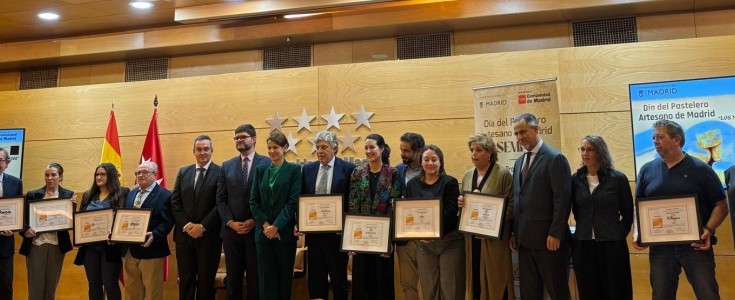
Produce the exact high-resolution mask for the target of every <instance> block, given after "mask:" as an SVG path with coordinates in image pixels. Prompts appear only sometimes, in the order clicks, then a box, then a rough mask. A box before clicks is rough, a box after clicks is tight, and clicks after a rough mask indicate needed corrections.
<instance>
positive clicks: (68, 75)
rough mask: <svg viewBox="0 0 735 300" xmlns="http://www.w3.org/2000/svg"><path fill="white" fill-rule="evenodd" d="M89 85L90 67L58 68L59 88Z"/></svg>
mask: <svg viewBox="0 0 735 300" xmlns="http://www.w3.org/2000/svg"><path fill="white" fill-rule="evenodd" d="M90 83H91V67H90V66H75V67H62V68H59V86H60V87H63V86H75V85H87V84H90Z"/></svg>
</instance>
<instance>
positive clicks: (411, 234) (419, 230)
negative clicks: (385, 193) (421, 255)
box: [393, 198, 442, 240]
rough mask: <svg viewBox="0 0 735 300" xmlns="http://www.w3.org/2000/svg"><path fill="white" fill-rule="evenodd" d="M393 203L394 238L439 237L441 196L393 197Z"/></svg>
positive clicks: (440, 235) (440, 228)
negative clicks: (394, 205)
mask: <svg viewBox="0 0 735 300" xmlns="http://www.w3.org/2000/svg"><path fill="white" fill-rule="evenodd" d="M395 204H396V207H395V209H394V211H393V213H394V217H393V222H394V223H393V228H395V233H394V239H395V240H431V239H441V237H442V199H441V198H401V199H395Z"/></svg>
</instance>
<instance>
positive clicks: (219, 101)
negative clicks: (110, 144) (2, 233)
mask: <svg viewBox="0 0 735 300" xmlns="http://www.w3.org/2000/svg"><path fill="white" fill-rule="evenodd" d="M700 14H701V13H700ZM712 14H715V13H712ZM732 15H733V13H732V12H730V13H729V15H728V14H727V13H719V15H716V16H712V18H710V19H708V20H709V23H707V24H709V25H707V26H703V27H702V28H701V29H700V27H697V30H696V31H697V34H699V32H700V31H701V32H703V33H702V35H707V34H706V32H713V31H717V30H719V31H717V32H720V33H722V32H725V34H732V33H728V32H730V31H732V25H731V24H732V23H731V22H730V23H727V22H725V21H721V20H724V19H725V18H726V17H725V16H732ZM689 16H691V14H682V15H670V16H668V17H670V18H672V19H670V20H681V22H691V20H690V18H689ZM643 18H645V17H643ZM718 18H720V19H718ZM718 20H720V21H718ZM660 23H661V20H660V19H656V18H654V17H649V19H647V20H646V21H645V22H641V23H640V24H639V26H645V24H654V25H651V26H653V27H656V28H659V29H657V30H649V31H647V34H648V35H643V34H642V35H641V36H642V37H643V36H645V37H646V39H647V40H651V41H650V42H640V43H634V44H621V45H608V46H595V47H581V48H558V49H542V48H548V47H549V46H548V45H546V46H543V45H539V44H537V43H536V42H533V41H531V40H533V39H535V38H534V36H536V37H539V39H538V40H540V41H541V43H551V44H553V45H556V46H552V47H566V46H568V43H570V42H569V40H568V38H566V37H565V36H561V34H562V33H563V31H564V30H563V28H561V27H559V26H551V27H549V28H548V31H546V32H548V33H549V34H551V35H554V33H555V32H556V33H559V35H560V36H559V37H558V38H554V37H549V38H545V39H542V38H540V36H539V35H534V32H533V30H532V29H531V28H526V29H524V28H517V29H514V30H515V31H508V32H507V33H509V34H513V35H522V36H524V39H527V43H521V44H514V43H507V44H503V43H496V40H494V39H493V38H491V37H488V36H485V35H484V34H483V33H484V32H468V33H462V34H455V41H464V42H462V43H460V45H455V47H456V48H455V51H459V50H460V49H462V52H463V53H455V54H468V55H458V56H452V57H444V58H435V59H422V60H406V61H384V62H371V63H361V62H364V61H367V60H366V57H369V55H370V53H372V52H371V51H368V50H366V49H370V47H383V48H386V49H390V47H388V46H385V45H386V44H388V45H390V40H384V39H383V40H372V41H360V42H345V43H335V44H326V45H322V46H320V47H321V48H320V49H322V52H320V53H321V55H323V56H318V55H317V54H315V62H317V61H320V62H321V63H319V64H318V66H315V67H310V68H299V69H287V70H276V71H258V72H249V71H254V70H256V69H257V68H256V67H255V66H254V65H253V64H254V63H255V62H257V61H259V60H260V58H259V56H258V55H259V54H258V53H257V52H252V51H245V52H240V53H230V54H211V55H208V56H202V57H179V58H173V59H172V64H171V75H172V76H171V77H172V79H168V80H157V81H145V82H136V83H122V82H119V81H120V77H119V76H120V74H121V72H122V70H124V67H123V68H121V66H124V65H123V64H122V63H115V62H110V63H105V64H98V65H88V66H75V67H65V68H62V71H61V72H62V75H63V76H62V80H61V83H62V86H63V87H59V88H53V89H40V90H28V91H12V88H11V87H12V86H13V85H12V84H11V83H10V82H17V75H14V73H3V74H0V89H4V90H6V91H4V92H0V103H2V107H3V108H2V114H3V118H0V127H24V128H26V129H27V132H26V133H27V136H26V139H27V141H26V144H25V146H26V149H25V158H26V159H25V161H24V165H23V167H24V168H23V170H24V171H23V179H24V181H25V186H26V189H34V188H38V187H41V186H42V185H43V171H44V166H45V164H47V163H48V162H50V161H56V162H60V163H61V164H62V165H63V166H64V167H65V170H66V173H65V174H64V181H63V185H64V186H65V187H67V188H70V189H72V190H76V191H78V192H81V191H83V190H85V189H87V188H89V186H90V185H91V183H92V174H93V172H94V167H95V166H96V165H97V164H98V162H99V157H100V151H101V144H102V139H103V136H104V132H105V127H106V125H107V122H108V115H109V110H110V106H111V102H112V101H113V99H114V102H115V113H116V116H117V121H118V124H117V125H118V128H119V133H120V140H121V148H122V156H123V174H124V176H125V180H126V182H127V183H131V182H133V176H132V171H133V170H134V169H135V167H136V165H137V162H139V160H140V158H139V155H140V151H141V149H142V145H143V142H144V139H145V134H146V130H147V127H148V124H149V122H150V119H151V114H152V101H153V97H154V96H155V95H158V99H159V102H160V104H159V131H160V133H161V141H162V143H163V155H164V158H165V165H166V174H167V175H168V178H167V181H168V182H169V187H172V186H173V182H174V180H175V178H174V176H175V174H176V171H177V169H178V168H179V167H181V166H184V165H188V164H191V163H193V162H194V160H193V157H192V156H191V149H192V142H193V138H194V137H195V136H196V135H198V134H209V135H210V136H212V138H213V140H214V148H215V152H214V160H215V161H216V162H222V161H224V160H226V159H228V158H230V157H232V156H235V155H237V152H236V151H235V149H234V145H233V144H234V143H233V141H232V139H231V138H232V136H233V129H234V128H235V127H237V126H238V125H239V124H242V123H251V124H253V125H254V126H255V127H256V128H257V131H258V143H257V146H256V149H257V151H258V152H260V153H265V137H266V136H267V134H268V123H266V121H265V120H266V119H270V118H272V117H273V115H274V113H275V112H276V111H277V112H278V113H279V114H280V116H281V117H282V118H283V117H288V118H289V120H288V121H287V122H285V123H284V124H283V125H284V131H285V132H286V133H287V134H288V133H289V132H292V133H293V135H294V137H295V138H300V139H301V141H300V143H298V144H297V145H296V148H297V151H298V155H295V154H293V153H289V154H287V159H288V160H290V161H293V160H295V159H309V160H314V159H315V158H314V156H312V155H311V152H310V150H311V144H310V143H309V142H308V141H307V139H308V138H311V137H312V136H313V135H314V134H315V133H316V132H317V131H318V130H321V129H324V128H325V125H326V122H325V121H324V120H323V119H322V118H321V117H319V116H321V115H325V114H328V113H329V111H330V109H331V108H332V107H334V108H335V110H336V111H337V113H340V114H345V116H344V117H343V119H342V120H341V122H340V125H341V127H342V128H341V130H336V129H331V130H332V131H334V132H336V133H337V135H339V136H343V135H344V134H345V133H346V132H347V131H348V130H349V132H350V133H351V134H352V135H354V136H360V138H359V139H358V140H357V142H356V143H355V145H356V147H357V151H353V150H351V149H348V150H343V149H340V152H341V153H340V154H339V155H340V156H345V157H356V158H363V157H364V154H363V152H362V151H361V149H362V147H363V141H364V137H365V136H366V135H368V134H370V133H380V134H382V135H383V136H384V137H385V138H386V140H387V142H388V143H389V145H390V146H391V147H392V148H393V149H394V152H393V154H392V155H391V158H392V159H391V163H392V164H396V163H398V162H399V161H400V156H399V153H398V144H399V140H398V139H399V136H400V135H401V134H402V133H404V132H406V131H414V132H419V133H422V134H423V135H424V137H425V138H426V140H427V142H428V143H434V144H437V145H439V146H440V147H441V148H442V149H443V150H444V153H445V165H446V169H447V171H448V172H449V174H450V175H453V176H455V177H460V176H461V175H462V174H463V172H464V170H466V169H468V168H470V167H471V162H470V160H469V155H468V152H467V150H466V143H465V140H466V137H467V136H469V135H470V134H471V133H472V132H473V130H474V128H473V126H474V125H473V124H474V123H473V122H474V121H473V115H474V113H473V108H472V107H473V106H472V103H473V95H472V87H473V86H478V85H488V84H499V83H510V82H516V81H523V80H531V79H540V78H549V77H556V78H558V80H557V86H558V91H559V98H560V113H561V134H562V144H561V145H554V146H556V147H557V148H559V149H561V151H562V152H563V153H565V154H566V155H567V156H568V158H569V160H570V163H571V164H572V167H573V168H574V167H576V166H578V165H579V163H580V159H579V157H578V155H577V154H576V152H575V150H574V149H575V148H576V147H578V145H579V141H580V139H581V138H582V137H583V136H584V135H587V134H600V135H602V136H604V137H605V138H606V139H607V140H608V144H609V145H610V146H611V148H612V149H611V151H612V155H613V158H614V161H615V165H616V167H617V168H618V169H620V170H621V171H623V172H624V173H625V174H626V175H627V176H628V178H629V179H630V180H631V181H632V180H634V178H635V174H634V167H633V153H632V144H631V141H632V136H631V125H630V124H631V122H630V112H629V110H630V106H629V102H628V96H627V91H628V84H631V83H639V82H651V81H662V80H677V79H686V78H701V77H714V76H726V75H733V73H734V71H733V70H735V51H734V50H735V36H732V35H725V36H718V37H717V36H716V37H705V38H702V37H700V38H693V37H692V36H691V35H692V32H691V31H692V30H689V29H686V28H684V29H682V28H678V27H677V26H674V25H673V24H675V23H676V22H664V23H666V24H668V25H667V26H662V25H660ZM656 24H658V25H656ZM728 24H730V25H728ZM682 26H684V25H682ZM685 27H686V26H685ZM492 31H493V30H489V31H488V32H492ZM495 31H497V30H495ZM710 35H722V34H710ZM480 36H482V38H480ZM465 37H466V39H465ZM657 37H661V38H657ZM672 37H673V38H679V39H678V40H670V39H671V38H672ZM528 39H531V40H528ZM659 39H661V41H656V40H659ZM366 45H367V46H366ZM504 45H505V46H504ZM381 49H382V48H381ZM534 49H540V50H534ZM519 50H523V51H519ZM380 51H382V50H380ZM464 52H466V53H464ZM481 52H498V53H485V54H475V53H481ZM327 53H328V54H327ZM390 55H394V53H390ZM330 57H333V59H334V60H333V61H331V60H330ZM200 58H201V60H200ZM335 61H336V62H337V63H345V64H334V62H335ZM228 62H231V63H232V65H230V64H229V63H228ZM330 62H331V63H330ZM220 73H221V74H220ZM361 105H364V106H365V108H366V110H367V111H370V112H375V115H374V116H373V117H372V118H371V119H370V124H371V126H372V128H371V129H368V128H365V127H361V128H359V129H355V120H354V119H353V118H352V117H351V114H352V113H356V112H357V111H358V110H359V108H360V106H361ZM303 108H305V109H306V111H307V113H308V114H309V115H316V116H318V117H317V119H315V120H314V121H313V122H312V132H308V131H306V130H302V131H301V132H296V125H297V123H296V122H295V121H294V120H293V117H295V116H299V115H300V114H301V111H302V109H303ZM718 236H719V237H720V244H719V245H717V246H716V248H715V252H716V261H717V266H718V267H717V271H718V272H717V277H718V279H719V282H720V289H721V295H722V298H723V299H735V286H733V285H732V283H733V282H735V274H733V273H732V272H728V270H730V269H732V268H735V251H734V249H733V239H732V232H731V227H730V222H729V221H726V222H725V223H724V224H723V225H722V226H721V227H720V228H719V230H718ZM18 245H20V244H19V243H18ZM75 254H76V253H75V252H74V251H73V252H71V253H69V254H68V255H67V258H66V263H65V266H64V271H63V272H64V276H63V278H62V279H61V283H60V287H59V292H58V293H57V294H58V297H59V299H84V298H86V295H84V294H83V293H80V292H79V291H81V290H86V279H85V278H84V274H83V269H82V268H81V267H77V266H73V265H72V264H71V260H72V259H73V255H75ZM647 258H648V255H647V253H646V252H640V253H639V252H636V251H635V250H632V254H631V261H632V264H633V276H634V277H633V278H634V292H635V297H636V299H649V298H650V286H649V284H648V274H649V273H648V272H649V268H648V262H647ZM174 262H175V257H174V258H173V259H172V269H171V270H172V275H174V276H175V274H176V273H175V264H174ZM15 270H16V274H15V275H16V276H15V278H16V279H15V290H16V296H18V297H21V295H24V293H25V290H26V285H25V284H26V283H25V280H24V279H25V263H24V260H23V259H22V257H21V256H19V255H18V256H16V266H15ZM684 282H685V279H684V278H683V275H682V284H680V287H681V288H680V291H679V298H678V299H694V296H693V293H692V291H691V288H690V286H689V285H688V284H686V283H684ZM166 289H167V290H166V294H167V295H176V291H175V290H176V283H175V281H169V282H168V283H167V284H166ZM167 298H168V297H167Z"/></svg>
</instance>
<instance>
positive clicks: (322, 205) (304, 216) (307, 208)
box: [298, 194, 344, 233]
mask: <svg viewBox="0 0 735 300" xmlns="http://www.w3.org/2000/svg"><path fill="white" fill-rule="evenodd" d="M343 201H344V198H343V195H342V194H329V195H300V196H299V210H298V212H299V218H298V219H299V232H303V233H323V232H341V231H342V223H343V219H344V205H343Z"/></svg>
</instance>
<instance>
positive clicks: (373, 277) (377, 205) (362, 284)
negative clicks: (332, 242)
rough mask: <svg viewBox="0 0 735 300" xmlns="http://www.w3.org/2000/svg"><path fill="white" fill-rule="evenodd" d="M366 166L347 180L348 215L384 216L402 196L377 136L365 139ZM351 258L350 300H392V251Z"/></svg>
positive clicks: (396, 176) (387, 156) (399, 185)
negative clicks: (395, 199) (348, 189)
mask: <svg viewBox="0 0 735 300" xmlns="http://www.w3.org/2000/svg"><path fill="white" fill-rule="evenodd" d="M365 157H366V159H365V160H366V162H365V163H363V164H361V165H358V166H356V167H355V170H354V171H353V172H352V176H350V196H349V208H348V212H349V213H352V214H366V215H386V216H389V215H390V214H391V213H392V212H393V203H392V200H393V199H394V198H398V197H400V196H401V182H400V177H399V176H398V170H396V169H395V168H393V167H391V166H390V165H389V159H388V158H389V157H390V147H388V145H386V144H385V140H384V139H383V137H382V136H380V135H379V134H370V135H368V136H367V137H366V138H365ZM350 255H351V256H353V258H352V299H353V300H367V299H384V300H390V299H395V288H394V286H393V249H392V247H391V250H390V254H388V255H382V254H381V255H378V254H362V253H361V254H355V253H350Z"/></svg>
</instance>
